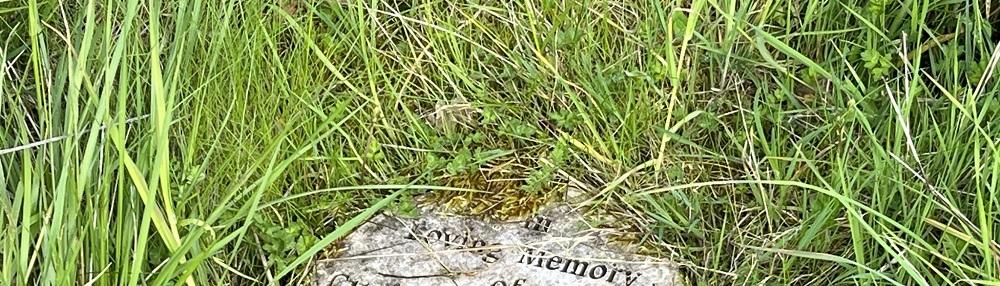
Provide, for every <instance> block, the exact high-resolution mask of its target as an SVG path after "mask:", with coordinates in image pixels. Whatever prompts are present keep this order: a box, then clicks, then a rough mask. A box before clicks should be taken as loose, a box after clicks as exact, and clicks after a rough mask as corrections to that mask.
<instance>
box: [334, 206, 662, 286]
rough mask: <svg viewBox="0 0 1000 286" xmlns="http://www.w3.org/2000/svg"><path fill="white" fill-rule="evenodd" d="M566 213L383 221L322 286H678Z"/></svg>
mask: <svg viewBox="0 0 1000 286" xmlns="http://www.w3.org/2000/svg"><path fill="white" fill-rule="evenodd" d="M604 237H605V233H604V232H602V231H601V230H597V229H593V228H591V227H589V226H587V225H586V223H585V222H584V221H583V220H582V218H581V217H580V215H579V214H578V213H577V212H575V211H574V210H573V209H572V208H571V207H569V206H567V205H559V206H555V207H552V208H550V209H548V210H546V211H543V212H542V213H541V214H539V215H538V216H536V217H534V218H532V219H529V220H527V221H522V222H510V223H488V222H484V221H481V220H477V219H472V218H465V217H457V216H448V215H443V214H437V213H434V212H432V211H429V210H425V211H424V215H421V216H419V217H418V218H403V217H398V216H394V215H388V214H382V215H379V216H376V217H374V218H372V219H371V220H370V221H369V222H368V223H366V224H365V225H363V226H361V227H359V228H358V229H357V230H356V231H355V232H354V233H352V234H351V235H349V236H348V237H347V238H345V240H344V241H343V242H342V244H340V246H341V249H342V250H341V253H340V255H339V257H337V258H333V259H327V260H324V261H323V262H322V264H321V265H320V267H318V272H317V275H316V278H317V279H316V283H315V285H317V286H328V285H330V286H335V285H336V286H339V285H372V286H375V285H379V286H383V285H384V286H388V285H399V286H408V285H461V286H466V285H468V286H480V285H482V286H514V285H522V286H528V285H624V286H654V285H655V286H666V285H674V284H675V281H676V280H675V275H676V271H675V269H674V268H673V267H672V266H671V264H669V263H667V262H664V261H659V260H657V259H653V258H650V257H644V256H639V255H633V254H629V253H625V252H622V251H616V250H613V249H612V248H610V247H608V246H607V245H606V240H605V238H604Z"/></svg>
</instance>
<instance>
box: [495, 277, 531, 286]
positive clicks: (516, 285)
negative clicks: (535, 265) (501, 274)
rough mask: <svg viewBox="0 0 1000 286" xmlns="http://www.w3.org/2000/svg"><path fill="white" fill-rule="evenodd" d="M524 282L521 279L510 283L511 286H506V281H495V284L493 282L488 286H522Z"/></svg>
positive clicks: (507, 285) (508, 285)
mask: <svg viewBox="0 0 1000 286" xmlns="http://www.w3.org/2000/svg"><path fill="white" fill-rule="evenodd" d="M525 280H526V279H523V278H522V279H517V280H514V282H511V284H507V281H503V280H500V281H497V282H493V284H490V286H524V281H525Z"/></svg>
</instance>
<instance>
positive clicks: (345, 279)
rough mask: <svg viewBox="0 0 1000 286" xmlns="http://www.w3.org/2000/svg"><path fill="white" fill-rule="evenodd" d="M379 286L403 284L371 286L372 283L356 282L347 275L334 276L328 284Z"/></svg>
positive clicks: (331, 285) (328, 285)
mask: <svg viewBox="0 0 1000 286" xmlns="http://www.w3.org/2000/svg"><path fill="white" fill-rule="evenodd" d="M379 285H382V286H401V285H402V284H399V282H390V283H385V284H371V283H366V282H362V281H358V280H355V279H351V276H349V275H347V274H343V273H340V274H337V275H334V276H333V278H330V282H327V283H326V286H379Z"/></svg>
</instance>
